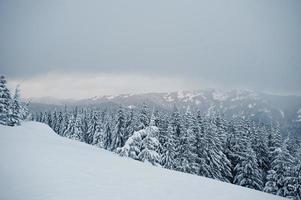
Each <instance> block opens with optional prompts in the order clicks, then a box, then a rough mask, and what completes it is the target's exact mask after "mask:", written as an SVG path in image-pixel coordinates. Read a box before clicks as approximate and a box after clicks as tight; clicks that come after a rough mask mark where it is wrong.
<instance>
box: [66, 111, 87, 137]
mask: <svg viewBox="0 0 301 200" xmlns="http://www.w3.org/2000/svg"><path fill="white" fill-rule="evenodd" d="M64 135H65V136H66V137H68V138H70V139H74V140H79V141H83V135H82V129H81V121H80V118H79V116H78V115H77V114H76V115H71V117H70V119H69V121H68V125H67V128H66V130H65V131H64Z"/></svg>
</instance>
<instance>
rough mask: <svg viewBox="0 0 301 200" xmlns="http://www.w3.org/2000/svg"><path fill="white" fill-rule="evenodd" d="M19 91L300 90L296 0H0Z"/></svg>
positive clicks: (10, 73) (6, 62)
mask: <svg viewBox="0 0 301 200" xmlns="http://www.w3.org/2000/svg"><path fill="white" fill-rule="evenodd" d="M0 27H1V31H0V69H1V70H0V73H1V74H2V73H3V74H5V75H6V76H7V78H8V80H9V82H10V85H11V86H14V85H15V84H17V83H21V88H23V93H24V94H23V95H24V96H26V97H29V96H32V97H38V96H56V97H59V98H69V97H71V98H85V97H90V96H94V95H104V94H117V93H128V92H131V93H132V92H134V93H138V92H156V91H174V90H182V89H202V88H208V87H218V88H246V89H253V90H259V91H265V92H271V93H283V94H298V95H301V87H300V86H301V37H300V35H301V1H300V0H286V1H283V0H244V1H237V0H225V1H220V0H219V1H215V0H207V1H202V0H195V1H190V0H185V1H184V0H152V1H144V0H127V1H125V0H112V1H101V0H98V1H96V0H95V1H90V0H85V1H84V0H83V1H75V0H69V1H68V0H57V1H55V0H51V1H43V0H36V1H30V0H27V1H21V0H20V1H14V0H7V1H4V0H0Z"/></svg>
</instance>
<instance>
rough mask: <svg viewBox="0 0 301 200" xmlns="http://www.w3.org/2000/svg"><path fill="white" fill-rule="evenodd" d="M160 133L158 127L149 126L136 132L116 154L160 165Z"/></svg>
mask: <svg viewBox="0 0 301 200" xmlns="http://www.w3.org/2000/svg"><path fill="white" fill-rule="evenodd" d="M158 132H159V129H158V127H156V126H148V127H146V128H144V129H141V130H139V131H136V132H134V134H133V135H132V136H131V137H130V138H129V139H128V140H127V141H126V143H125V145H124V146H123V147H120V148H117V150H116V152H117V153H118V154H119V155H121V156H125V157H130V158H133V159H135V160H140V161H143V162H148V163H151V164H152V165H160V161H161V156H160V154H159V153H158V148H159V145H160V144H159V141H158V140H157V135H158Z"/></svg>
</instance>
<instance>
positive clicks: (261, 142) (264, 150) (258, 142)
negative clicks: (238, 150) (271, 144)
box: [251, 123, 269, 182]
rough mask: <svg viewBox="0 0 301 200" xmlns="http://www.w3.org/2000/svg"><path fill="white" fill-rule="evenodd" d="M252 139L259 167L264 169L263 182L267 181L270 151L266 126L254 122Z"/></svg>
mask: <svg viewBox="0 0 301 200" xmlns="http://www.w3.org/2000/svg"><path fill="white" fill-rule="evenodd" d="M251 139H252V141H251V143H252V147H253V150H254V151H255V154H256V158H257V161H258V167H259V169H260V170H261V171H262V176H263V182H265V176H266V173H267V171H268V170H269V160H268V159H269V151H268V146H267V137H266V129H265V127H259V126H256V125H255V124H254V123H253V124H252V128H251Z"/></svg>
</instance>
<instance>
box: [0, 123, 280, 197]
mask: <svg viewBox="0 0 301 200" xmlns="http://www.w3.org/2000/svg"><path fill="white" fill-rule="evenodd" d="M0 159H1V160H0V177H1V179H0V199H3V200H6V199H13V200H19V199H20V200H21V199H22V200H27V199H28V200H34V199H37V200H41V199H43V200H45V199H62V200H66V199H72V200H76V199H85V200H90V199H97V200H99V199H105V200H110V199H116V200H117V199H131V200H135V199H137V200H140V199H144V200H148V199H162V200H166V199H173V200H176V199H187V200H193V199H197V200H199V199H210V200H219V199H220V200H227V199H229V200H230V199H231V200H235V199H237V200H238V199H239V200H257V199H258V200H259V199H262V200H263V199H266V200H269V199H270V200H276V199H283V198H281V197H277V196H273V195H270V194H266V193H263V192H259V191H255V190H251V189H248V188H243V187H239V186H235V185H232V184H227V183H223V182H219V181H215V180H211V179H207V178H202V177H199V176H194V175H190V174H184V173H180V172H175V171H170V170H165V169H162V168H160V167H153V166H151V165H149V164H145V163H141V162H137V161H134V160H131V159H128V158H123V157H119V156H118V155H116V154H113V153H111V152H108V151H105V150H102V149H99V148H96V147H93V146H89V145H87V144H84V143H80V142H77V141H73V140H69V139H66V138H63V137H60V136H58V135H56V134H55V133H54V132H53V131H52V130H51V129H50V128H49V127H48V126H47V125H44V124H41V123H37V122H26V123H23V125H22V126H19V127H6V126H0Z"/></svg>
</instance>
